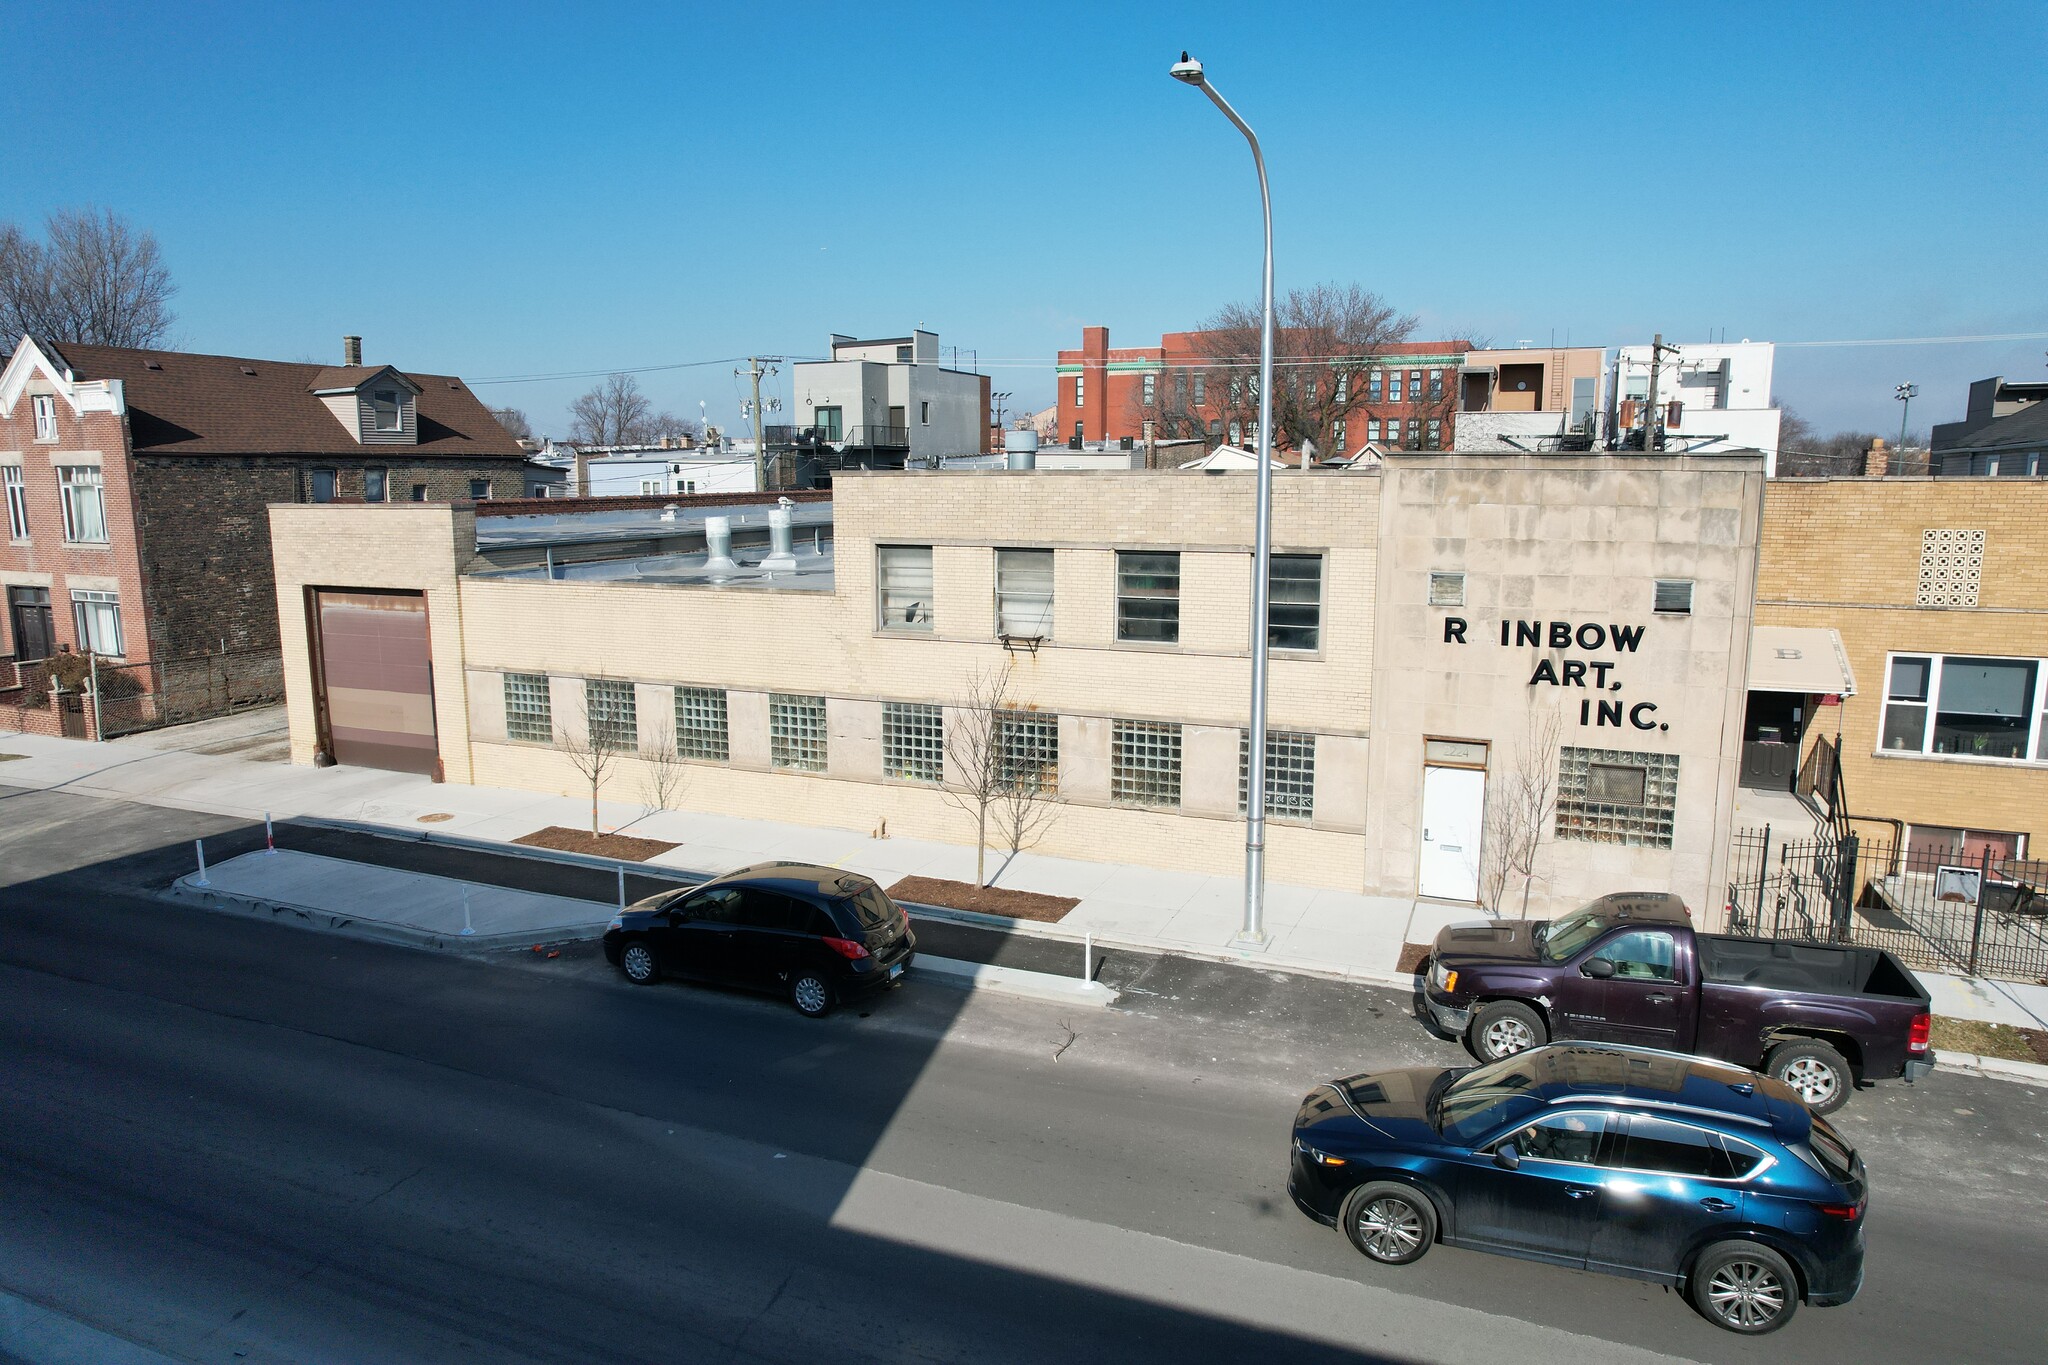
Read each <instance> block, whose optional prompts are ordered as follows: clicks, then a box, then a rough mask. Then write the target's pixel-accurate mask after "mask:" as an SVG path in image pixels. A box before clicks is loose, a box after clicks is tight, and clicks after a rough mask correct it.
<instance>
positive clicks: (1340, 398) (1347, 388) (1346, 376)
mask: <svg viewBox="0 0 2048 1365" xmlns="http://www.w3.org/2000/svg"><path fill="white" fill-rule="evenodd" d="M1334 373H1335V374H1336V376H1337V392H1336V394H1335V395H1334V396H1335V399H1336V401H1337V402H1339V403H1348V402H1350V401H1351V371H1349V370H1337V371H1334Z"/></svg>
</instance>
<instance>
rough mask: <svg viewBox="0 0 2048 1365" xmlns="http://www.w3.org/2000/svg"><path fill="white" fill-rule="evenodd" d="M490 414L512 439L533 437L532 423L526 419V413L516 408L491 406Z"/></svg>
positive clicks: (526, 439)
mask: <svg viewBox="0 0 2048 1365" xmlns="http://www.w3.org/2000/svg"><path fill="white" fill-rule="evenodd" d="M491 416H493V417H495V418H497V419H498V425H499V426H501V427H503V428H505V430H506V432H507V433H508V434H510V435H511V436H512V438H513V439H514V440H518V441H530V440H532V439H533V423H531V422H529V421H527V420H526V414H525V413H523V412H521V411H520V410H519V409H518V408H492V409H491Z"/></svg>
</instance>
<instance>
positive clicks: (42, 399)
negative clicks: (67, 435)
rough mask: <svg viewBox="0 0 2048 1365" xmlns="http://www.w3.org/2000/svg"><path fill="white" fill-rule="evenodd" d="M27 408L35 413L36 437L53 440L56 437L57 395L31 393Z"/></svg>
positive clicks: (39, 439)
mask: <svg viewBox="0 0 2048 1365" xmlns="http://www.w3.org/2000/svg"><path fill="white" fill-rule="evenodd" d="M29 408H30V410H32V411H33V412H34V413H35V415H36V439H37V440H38V441H54V440H56V439H57V395H55V394H53V393H38V394H33V395H31V396H30V398H29Z"/></svg>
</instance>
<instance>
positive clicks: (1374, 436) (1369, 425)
mask: <svg viewBox="0 0 2048 1365" xmlns="http://www.w3.org/2000/svg"><path fill="white" fill-rule="evenodd" d="M1365 439H1366V440H1368V441H1371V442H1372V443H1373V444H1375V445H1377V444H1379V439H1380V419H1379V418H1377V417H1368V418H1366V419H1365Z"/></svg>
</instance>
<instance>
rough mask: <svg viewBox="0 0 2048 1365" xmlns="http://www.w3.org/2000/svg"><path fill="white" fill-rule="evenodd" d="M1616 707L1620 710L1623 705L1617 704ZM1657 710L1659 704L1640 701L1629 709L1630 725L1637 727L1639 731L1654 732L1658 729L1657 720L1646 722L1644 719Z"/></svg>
mask: <svg viewBox="0 0 2048 1365" xmlns="http://www.w3.org/2000/svg"><path fill="white" fill-rule="evenodd" d="M1614 705H1615V707H1616V708H1617V709H1619V708H1620V706H1621V703H1620V702H1616V703H1615V704H1614ZM1656 709H1657V703H1655V702H1653V701H1639V702H1637V703H1636V704H1635V705H1634V706H1631V707H1629V708H1628V723H1629V724H1630V725H1633V726H1635V727H1636V729H1638V730H1654V729H1656V728H1657V722H1656V720H1655V719H1654V718H1653V719H1650V720H1644V719H1643V717H1644V716H1646V715H1648V714H1649V713H1650V712H1652V711H1655V710H1656Z"/></svg>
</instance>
